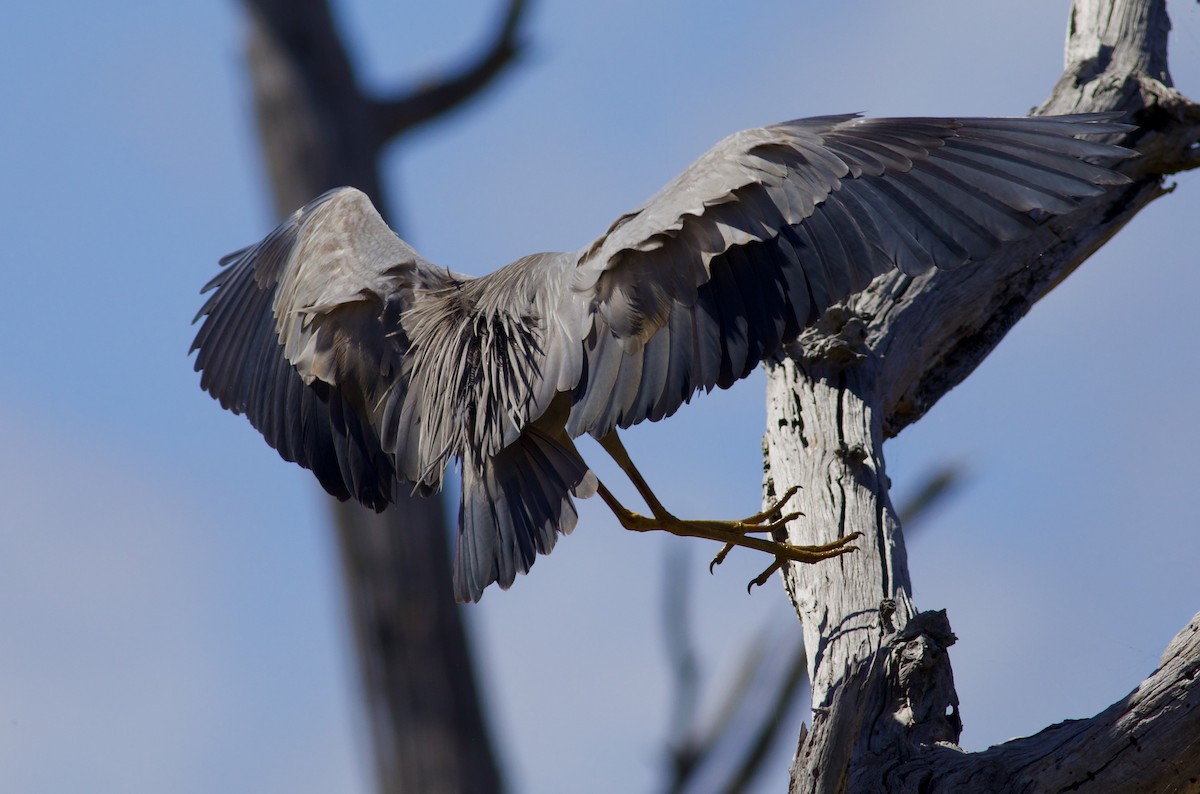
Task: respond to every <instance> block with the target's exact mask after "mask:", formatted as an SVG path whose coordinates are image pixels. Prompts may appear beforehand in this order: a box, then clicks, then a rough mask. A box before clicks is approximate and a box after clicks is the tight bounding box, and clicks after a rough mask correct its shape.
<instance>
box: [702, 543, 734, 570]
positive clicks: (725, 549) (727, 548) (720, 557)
mask: <svg viewBox="0 0 1200 794" xmlns="http://www.w3.org/2000/svg"><path fill="white" fill-rule="evenodd" d="M731 551H733V544H732V543H726V544H725V545H724V546H722V547H721V550H720V551H718V552H717V556H715V557H713V558H712V562H710V563H709V564H708V573H709V575H710V576H711V575H712V572H713V569H715V568H716V567H717V566H718V565H720V564H721V563H723V562H725V558H726V557H728V556H729V552H731Z"/></svg>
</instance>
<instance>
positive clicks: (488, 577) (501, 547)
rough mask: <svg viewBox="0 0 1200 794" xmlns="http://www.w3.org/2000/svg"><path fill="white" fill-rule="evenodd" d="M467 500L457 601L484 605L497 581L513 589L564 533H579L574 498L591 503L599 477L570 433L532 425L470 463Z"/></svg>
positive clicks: (457, 567)
mask: <svg viewBox="0 0 1200 794" xmlns="http://www.w3.org/2000/svg"><path fill="white" fill-rule="evenodd" d="M462 483H463V499H462V508H461V511H460V513H459V530H458V547H457V550H456V551H455V555H454V596H455V598H456V599H458V600H459V601H464V602H465V601H478V600H479V599H480V598H481V597H482V596H483V591H484V589H485V588H486V587H487V586H488V585H490V584H492V583H493V582H496V583H498V584H499V585H500V587H501V588H504V589H507V588H508V587H509V586H510V585H512V583H513V580H514V579H516V576H517V574H518V573H526V572H528V571H529V569H530V567H531V566H532V565H533V563H534V560H535V559H537V555H538V554H549V553H550V550H551V549H553V548H554V544H555V542H556V541H557V540H558V535H559V534H560V533H561V534H567V533H569V532H570V531H571V530H572V529H574V528H575V522H576V521H577V520H578V517H579V516H578V514H577V513H576V512H575V505H574V503H573V502H572V499H571V497H572V496H577V497H579V498H586V497H588V496H591V495H592V494H593V493H594V492H595V490H596V478H595V476H594V475H593V474H592V473H591V472H590V471H589V470H588V467H587V464H586V463H584V462H583V459H582V458H580V456H579V453H578V452H576V450H575V445H574V444H573V443H572V442H571V440H570V439H569V438H567V437H566V436H565V435H563V436H561V437H557V438H553V437H551V436H549V435H547V434H546V433H545V432H544V431H542V430H541V429H540V428H539V427H537V426H534V425H530V426H527V427H526V428H525V429H524V431H523V432H522V433H521V436H520V437H519V438H518V439H517V440H516V441H514V442H513V443H512V444H510V445H508V446H507V447H505V448H503V449H502V450H500V452H498V453H497V454H496V455H494V456H492V457H491V458H486V459H484V460H482V461H470V460H466V461H464V462H463V476H462Z"/></svg>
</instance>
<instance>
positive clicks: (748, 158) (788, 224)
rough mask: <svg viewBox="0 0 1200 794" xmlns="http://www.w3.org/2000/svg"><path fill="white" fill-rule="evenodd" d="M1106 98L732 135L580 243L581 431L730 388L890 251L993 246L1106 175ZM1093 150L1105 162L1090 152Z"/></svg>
mask: <svg viewBox="0 0 1200 794" xmlns="http://www.w3.org/2000/svg"><path fill="white" fill-rule="evenodd" d="M1113 118H1114V116H1113V115H1112V114H1090V115H1077V116H1060V117H1041V118H1012V119H987V118H980V119H972V118H967V119H929V118H900V119H862V118H858V117H856V116H827V117H820V118H811V119H801V120H797V121H791V122H786V123H783V124H777V125H774V126H770V127H765V128H760V129H753V130H748V131H745V132H741V133H738V134H736V135H733V136H731V137H729V138H726V139H725V140H724V141H722V142H721V143H719V144H717V145H716V146H715V147H714V148H713V149H712V150H710V151H709V152H707V153H706V154H705V155H704V156H702V157H701V158H700V159H699V160H697V161H696V162H695V163H694V164H692V165H691V166H690V167H689V168H688V169H687V170H685V171H684V172H683V173H682V174H680V175H679V176H678V177H676V178H675V180H674V181H672V182H671V183H670V184H668V185H667V186H666V187H665V188H663V189H662V190H661V191H659V193H658V194H656V195H655V196H654V197H653V198H651V199H650V200H649V201H648V202H647V203H646V204H644V205H643V206H642V207H640V208H639V209H637V210H635V211H634V212H632V213H629V214H627V215H624V216H622V217H621V218H619V219H618V220H617V221H616V222H615V223H614V224H613V225H612V226H611V227H610V228H609V230H608V231H607V232H606V233H605V234H604V235H603V236H602V237H600V238H599V239H597V240H596V241H595V242H594V243H592V244H591V245H590V246H589V247H588V248H586V249H584V250H583V251H582V252H581V253H580V254H579V261H578V268H577V270H576V273H575V275H574V281H573V285H572V288H573V291H574V296H573V297H574V299H573V300H570V301H568V300H564V302H563V306H564V307H567V308H571V309H572V310H574V311H577V312H580V313H581V316H580V317H579V318H578V322H579V327H580V328H581V331H580V333H581V334H582V335H583V337H584V350H583V353H582V355H583V367H582V373H581V376H580V378H579V380H578V383H577V385H576V386H575V392H574V406H573V408H572V411H571V416H570V419H569V422H568V425H567V429H568V431H569V432H570V434H571V435H572V436H575V435H579V434H581V433H584V432H590V433H592V434H593V435H596V436H600V435H603V434H604V433H606V432H608V431H609V430H610V429H612V428H613V427H615V426H620V427H628V426H630V425H632V424H636V423H637V422H640V421H642V420H644V419H651V420H657V419H661V418H662V417H664V416H669V415H670V414H672V413H674V412H675V410H676V409H678V408H679V406H680V405H681V404H682V403H683V402H685V401H687V400H689V399H690V398H691V396H692V394H694V393H695V392H696V391H697V390H699V389H705V390H711V389H712V388H713V387H714V386H719V387H721V388H725V387H727V386H729V385H730V384H732V383H733V382H734V381H736V380H737V379H739V378H742V377H745V376H746V375H748V374H749V373H750V372H751V371H752V370H753V369H754V367H755V366H757V365H758V363H759V362H760V361H762V360H763V358H765V357H766V356H769V355H771V354H772V353H773V352H774V351H776V350H777V349H778V348H779V347H780V345H781V344H782V343H784V342H786V341H788V340H790V339H792V338H794V337H796V336H797V335H798V334H799V332H800V331H801V330H803V329H804V328H805V327H807V326H808V325H810V324H812V323H813V322H814V321H815V320H816V319H817V317H818V316H819V315H820V314H821V312H823V311H824V310H825V309H827V308H828V307H829V306H831V305H833V304H835V303H837V302H839V301H841V300H843V299H845V298H847V297H848V296H850V295H852V294H853V293H855V292H857V291H859V290H862V289H863V288H865V287H866V286H867V284H869V283H870V282H871V280H872V279H874V278H875V277H876V276H878V275H880V274H882V273H885V272H887V271H889V270H891V269H893V268H900V269H901V270H903V271H904V272H906V273H917V272H921V271H924V270H926V269H927V268H929V267H941V268H945V267H954V266H957V265H960V264H962V263H964V262H967V261H972V260H979V259H984V258H986V257H987V256H989V255H990V254H992V253H994V252H995V251H996V249H997V248H998V247H999V246H1000V245H1001V244H1002V243H1004V242H1007V241H1012V240H1017V239H1020V238H1022V237H1024V236H1026V235H1028V234H1030V233H1031V232H1032V231H1033V230H1034V229H1035V228H1037V226H1038V225H1039V223H1040V222H1041V220H1043V219H1044V218H1046V217H1048V216H1049V215H1052V214H1059V213H1063V212H1068V211H1070V210H1072V209H1074V208H1075V207H1077V206H1078V205H1079V204H1080V202H1081V201H1083V200H1086V199H1087V198H1089V197H1092V196H1096V195H1098V194H1100V193H1102V192H1103V191H1104V189H1105V187H1106V186H1109V185H1115V184H1121V183H1123V182H1126V181H1128V180H1127V179H1126V178H1125V177H1123V176H1121V175H1120V174H1117V173H1114V172H1112V171H1110V170H1108V169H1107V168H1105V167H1103V165H1102V164H1105V163H1111V162H1114V161H1116V160H1119V159H1121V158H1123V157H1127V156H1130V154H1131V153H1130V152H1129V151H1128V150H1126V149H1123V148H1121V147H1119V146H1114V145H1111V144H1107V143H1099V142H1096V141H1088V140H1082V139H1080V138H1077V137H1075V136H1078V135H1095V134H1113V133H1120V132H1125V131H1127V130H1129V129H1130V127H1128V126H1126V125H1122V124H1117V123H1114V122H1113ZM1098 163H1099V164H1098Z"/></svg>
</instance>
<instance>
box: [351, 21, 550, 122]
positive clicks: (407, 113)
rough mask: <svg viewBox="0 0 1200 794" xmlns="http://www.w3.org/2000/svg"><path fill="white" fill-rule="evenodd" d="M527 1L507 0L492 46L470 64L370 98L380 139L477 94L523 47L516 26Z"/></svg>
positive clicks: (454, 106)
mask: <svg viewBox="0 0 1200 794" xmlns="http://www.w3.org/2000/svg"><path fill="white" fill-rule="evenodd" d="M526 6H527V3H526V0H509V4H508V8H507V10H506V12H505V14H504V18H503V19H502V20H501V22H500V25H499V26H497V28H496V32H495V34H494V35H493V38H492V43H491V45H490V46H489V47H488V48H487V49H486V50H484V51H483V52H482V53H481V54H480V56H479V57H478V58H477V59H476V60H475V61H474V62H472V63H471V64H468V65H467V66H466V67H464V68H462V69H460V70H459V71H458V72H456V73H455V74H452V75H449V76H445V77H440V78H437V79H432V80H428V81H426V82H425V83H424V84H423V85H422V86H421V87H420V88H418V89H417V90H415V91H411V92H405V93H403V94H401V95H400V96H396V97H387V98H377V99H371V100H370V108H371V113H372V115H373V117H374V124H373V126H374V128H375V130H376V134H377V135H378V136H379V140H380V141H381V142H385V141H388V140H390V139H391V138H394V137H396V136H397V135H400V134H402V133H404V132H407V131H408V130H410V129H412V128H413V127H416V126H418V125H420V124H423V123H425V122H427V121H429V120H431V119H434V118H440V117H441V116H443V115H445V114H446V113H448V112H450V111H451V110H454V109H455V108H457V107H458V106H459V105H461V104H463V103H464V102H466V101H467V100H469V99H472V98H473V97H475V96H477V95H478V94H479V93H480V92H481V91H482V90H483V89H484V88H486V87H487V86H488V84H490V83H491V82H492V81H493V80H495V79H496V78H497V77H499V76H500V74H501V73H502V72H503V71H504V69H505V67H507V66H509V65H511V64H512V63H514V62H515V61H516V59H517V58H518V57H519V56H520V54H521V52H522V50H523V49H524V46H523V44H522V43H521V41H520V38H519V37H518V28H519V27H520V24H521V21H522V20H523V19H524V16H525V9H526Z"/></svg>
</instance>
